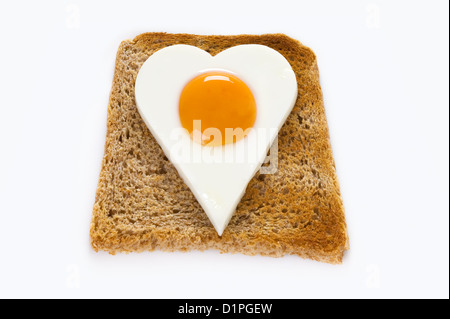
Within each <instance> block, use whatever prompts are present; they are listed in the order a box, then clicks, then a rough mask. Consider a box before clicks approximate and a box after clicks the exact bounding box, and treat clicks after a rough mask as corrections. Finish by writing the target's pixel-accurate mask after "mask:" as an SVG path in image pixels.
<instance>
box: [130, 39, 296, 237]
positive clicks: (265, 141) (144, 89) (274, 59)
mask: <svg viewBox="0 0 450 319" xmlns="http://www.w3.org/2000/svg"><path fill="white" fill-rule="evenodd" d="M209 71H222V72H226V73H231V74H234V75H235V76H237V77H238V78H240V79H241V80H242V81H243V82H244V83H246V84H247V86H248V87H249V88H250V90H251V91H252V93H253V96H254V98H255V102H256V108H257V115H256V120H255V123H254V125H253V129H252V130H251V131H250V133H249V134H248V135H247V136H246V137H245V138H244V139H242V140H240V141H238V142H236V143H234V144H227V145H223V146H216V147H208V146H202V145H200V144H198V143H196V142H194V141H193V140H192V139H191V138H190V136H189V134H188V133H187V131H185V130H184V129H183V128H182V127H181V122H180V118H179V113H178V107H179V106H178V103H179V98H180V95H181V92H182V90H183V88H184V87H185V85H186V84H187V83H188V82H189V81H190V80H191V79H193V78H194V77H196V76H197V75H199V74H201V73H204V72H209ZM135 96H136V103H137V107H138V110H139V113H140V115H141V116H142V119H143V120H144V122H145V123H146V125H147V127H148V128H149V129H150V132H151V133H152V134H153V136H154V137H155V139H156V140H157V142H158V143H159V145H160V146H161V148H162V150H163V151H164V153H165V154H166V156H167V157H168V159H169V160H170V161H171V162H172V163H173V165H174V166H175V168H176V169H177V171H178V173H179V175H180V176H181V178H182V179H183V180H184V182H185V183H186V184H187V185H188V187H189V188H190V189H191V191H192V192H193V194H194V196H195V197H196V199H197V200H198V202H199V203H200V205H201V206H202V207H203V209H204V211H205V213H206V214H207V215H208V217H209V219H210V221H211V223H212V224H213V226H214V227H215V229H216V231H217V233H218V234H219V236H220V235H222V233H223V231H224V229H225V227H226V226H227V224H228V222H229V221H230V219H231V217H232V215H233V213H234V211H235V209H236V206H237V204H238V203H239V201H240V199H241V198H242V196H243V195H244V192H245V189H246V187H247V184H248V182H249V181H250V180H251V178H252V177H253V176H254V174H255V173H256V172H257V170H258V169H259V168H260V166H261V164H262V163H263V161H264V159H265V156H266V154H267V150H268V149H269V147H270V145H271V144H272V142H273V140H274V139H275V137H276V135H277V133H278V131H279V129H280V128H281V126H282V125H283V123H284V122H285V120H286V118H287V116H288V115H289V113H290V112H291V110H292V107H293V106H294V104H295V101H296V98H297V81H296V77H295V74H294V72H293V70H292V67H291V66H290V64H289V62H288V61H287V60H286V59H285V58H284V57H283V56H282V55H281V54H280V53H278V52H277V51H275V50H273V49H271V48H269V47H267V46H263V45H256V44H248V45H239V46H235V47H231V48H229V49H227V50H224V51H222V52H220V53H219V54H217V55H216V56H211V55H210V54H209V53H207V52H206V51H203V50H201V49H199V48H197V47H194V46H189V45H173V46H170V47H166V48H164V49H161V50H159V51H157V52H155V53H154V54H153V55H151V56H150V57H149V58H148V59H147V61H146V62H145V63H144V64H143V65H142V67H141V69H140V71H139V73H138V76H137V79H136V84H135Z"/></svg>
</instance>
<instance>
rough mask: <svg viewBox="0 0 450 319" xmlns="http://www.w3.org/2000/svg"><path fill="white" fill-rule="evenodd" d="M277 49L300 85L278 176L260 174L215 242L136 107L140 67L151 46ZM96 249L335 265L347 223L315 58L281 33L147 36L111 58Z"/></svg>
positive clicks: (283, 133)
mask: <svg viewBox="0 0 450 319" xmlns="http://www.w3.org/2000/svg"><path fill="white" fill-rule="evenodd" d="M249 43H254V44H262V45H266V46H269V47H271V48H273V49H275V50H277V51H278V52H280V53H281V54H282V55H283V56H284V57H285V58H286V59H287V60H288V61H289V63H290V64H291V66H292V68H293V70H294V72H295V74H296V76H297V82H298V90H299V92H298V98H297V101H296V104H295V106H294V108H293V110H292V112H291V114H290V116H289V117H288V119H287V120H286V122H285V124H284V126H283V127H282V128H281V130H280V132H279V136H278V170H277V172H276V173H275V174H265V175H263V174H260V173H257V174H256V175H255V176H254V178H253V179H252V180H251V181H250V183H249V184H248V186H247V189H246V193H245V195H244V197H243V198H242V200H241V202H240V204H239V205H238V207H237V209H236V212H235V213H234V215H233V217H232V219H231V221H230V223H229V224H228V226H227V228H226V229H225V231H224V233H223V235H222V236H221V237H219V236H218V235H217V233H216V231H215V229H214V227H213V226H212V225H211V223H210V221H209V219H208V217H207V216H206V214H205V213H204V212H203V210H202V208H201V206H200V205H199V204H198V202H197V201H196V199H195V198H194V195H193V194H192V192H191V191H190V189H189V188H188V187H187V186H186V185H185V183H184V182H183V180H182V179H181V178H180V177H179V175H178V173H177V171H176V170H175V168H174V167H173V165H172V164H171V163H170V161H168V160H167V158H166V157H165V156H164V153H163V152H162V150H161V148H160V146H159V145H158V143H157V142H156V141H155V139H154V138H153V136H152V135H151V133H150V132H149V130H148V128H147V127H146V125H145V124H144V122H143V120H142V119H141V117H140V115H139V113H138V110H137V108H136V102H135V97H134V84H135V80H136V76H137V74H138V71H139V68H140V67H141V66H142V64H143V63H144V62H145V61H146V60H147V58H148V57H149V56H150V55H151V54H153V53H154V52H156V51H157V50H159V49H161V48H164V47H167V46H170V45H173V44H188V45H194V46H197V47H199V48H201V49H203V50H205V51H207V52H209V53H210V54H212V55H215V54H217V53H219V52H220V51H222V50H225V49H227V48H229V47H232V46H235V45H240V44H249ZM90 237H91V244H92V247H93V248H94V250H96V251H98V250H106V251H108V252H110V253H112V254H114V253H116V252H132V251H135V252H140V251H146V250H150V251H151V250H155V249H161V250H166V251H175V250H181V251H187V250H191V249H198V250H205V249H219V250H220V251H222V252H232V253H236V252H238V253H243V254H248V255H254V254H261V255H268V256H283V255H286V254H295V255H299V256H301V257H304V258H310V259H314V260H318V261H323V262H328V263H341V262H342V257H343V254H344V251H345V250H346V249H348V236H347V226H346V223H345V216H344V208H343V204H342V199H341V195H340V191H339V184H338V179H337V176H336V169H335V165H334V160H333V156H332V152H331V146H330V140H329V135H328V126H327V122H326V118H325V111H324V106H323V99H322V91H321V88H320V84H319V71H318V68H317V63H316V56H315V55H314V53H313V52H312V51H311V49H309V48H307V47H305V46H303V45H302V44H301V43H300V42H298V41H296V40H294V39H291V38H289V37H287V36H286V35H283V34H266V35H237V36H199V35H189V34H167V33H145V34H141V35H139V36H137V37H136V38H135V39H133V40H127V41H123V42H122V43H121V45H120V47H119V50H118V52H117V59H116V66H115V73H114V80H113V86H112V91H111V96H110V100H109V106H108V120H107V133H106V144H105V154H104V157H103V161H102V167H101V172H100V178H99V182H98V188H97V193H96V197H95V204H94V209H93V214H92V221H91V230H90Z"/></svg>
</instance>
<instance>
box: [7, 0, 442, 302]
mask: <svg viewBox="0 0 450 319" xmlns="http://www.w3.org/2000/svg"><path fill="white" fill-rule="evenodd" d="M448 6H449V3H448V1H444V0H440V1H438V0H435V1H377V0H373V1H356V0H355V1H309V2H304V1H281V0H277V1H274V0H270V1H264V0H259V1H242V0H239V1H231V0H227V1H220V2H217V3H215V2H213V1H195V0H189V1H180V2H179V3H175V2H174V1H166V0H164V1H163V0H159V1H153V2H152V1H142V2H137V1H123V2H117V1H95V2H94V1H76V0H73V1H62V0H58V1H40V2H38V1H14V2H13V1H2V2H1V4H0V32H1V40H0V49H1V50H0V55H1V59H0V81H1V82H0V92H1V102H0V108H1V113H0V140H1V146H0V154H1V157H0V227H1V228H0V248H1V250H0V297H3V298H6V297H8V298H9V297H63V298H66V297H137V298H141V297H142V298H156V297H158V298H170V297H177V298H188V297H199V298H201V297H213V298H215V297H222V298H243V297H250V298H263V297H265V298H278V297H282V298H316V297H319V298H328V297H339V298H350V297H357V298H372V297H374V298H383V297H387V298H391V297H401V298H403V297H445V298H448V297H449V195H448V192H449V180H448V176H449V148H448V147H449V122H448V116H449V89H448V86H449V73H448V72H449V42H448V36H449V34H448V33H449V31H448V30H449V16H448V9H449V8H448ZM149 31H166V32H187V33H195V34H241V33H255V34H260V33H273V32H283V33H286V34H287V35H289V36H291V37H294V38H296V39H298V40H300V41H301V42H303V43H304V44H305V45H307V46H309V47H311V48H312V49H313V50H314V51H315V53H316V54H317V57H318V63H319V68H320V71H321V84H322V88H323V92H324V99H325V107H326V112H327V118H328V123H329V127H330V135H331V142H332V146H333V151H334V156H335V160H336V165H337V170H338V175H339V179H340V183H341V189H342V194H343V198H344V204H345V208H346V217H347V223H348V228H349V235H350V244H351V250H350V251H349V252H348V253H347V254H346V256H345V258H344V263H343V265H341V266H332V265H328V264H322V263H318V262H314V261H309V260H302V259H300V258H298V257H295V256H288V257H284V258H278V259H275V258H269V257H259V256H257V257H248V256H243V255H230V254H220V253H218V252H216V251H208V252H203V253H201V252H190V253H163V252H152V253H142V254H130V255H117V256H110V255H108V254H107V253H95V252H93V250H92V249H91V248H90V245H89V223H90V218H91V211H92V206H93V203H94V194H95V189H96V186H97V178H98V174H99V171H100V163H101V158H102V156H103V146H104V141H105V128H106V108H107V103H108V97H109V91H110V88H111V82H112V76H113V68H114V60H115V55H116V51H117V48H118V46H119V43H120V41H121V40H124V39H128V38H133V37H134V36H136V35H138V34H140V33H142V32H149Z"/></svg>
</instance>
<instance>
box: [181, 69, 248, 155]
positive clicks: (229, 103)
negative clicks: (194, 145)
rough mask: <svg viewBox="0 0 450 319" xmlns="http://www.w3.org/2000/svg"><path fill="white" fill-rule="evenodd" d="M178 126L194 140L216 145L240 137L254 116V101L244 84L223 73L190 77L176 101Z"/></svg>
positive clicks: (243, 135) (231, 141)
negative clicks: (177, 104) (178, 118)
mask: <svg viewBox="0 0 450 319" xmlns="http://www.w3.org/2000/svg"><path fill="white" fill-rule="evenodd" d="M179 115H180V120H181V125H182V126H183V127H184V128H185V129H187V130H188V131H189V133H190V134H191V137H192V139H193V140H194V141H196V142H199V143H201V144H203V145H208V146H218V145H224V144H230V143H235V142H237V141H239V140H240V139H243V138H244V137H245V136H246V135H247V134H248V133H249V130H250V129H251V128H252V126H253V124H254V123H255V119H256V103H255V99H254V97H253V94H252V92H251V91H250V89H249V88H248V86H247V85H246V84H245V83H244V82H243V81H242V80H240V79H239V78H238V77H236V76H234V75H232V74H229V73H225V72H219V71H217V72H216V71H214V72H207V73H203V74H200V75H198V76H197V77H195V78H194V79H192V80H191V81H190V82H189V83H188V84H187V85H186V86H185V87H184V89H183V91H182V92H181V96H180V102H179Z"/></svg>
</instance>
